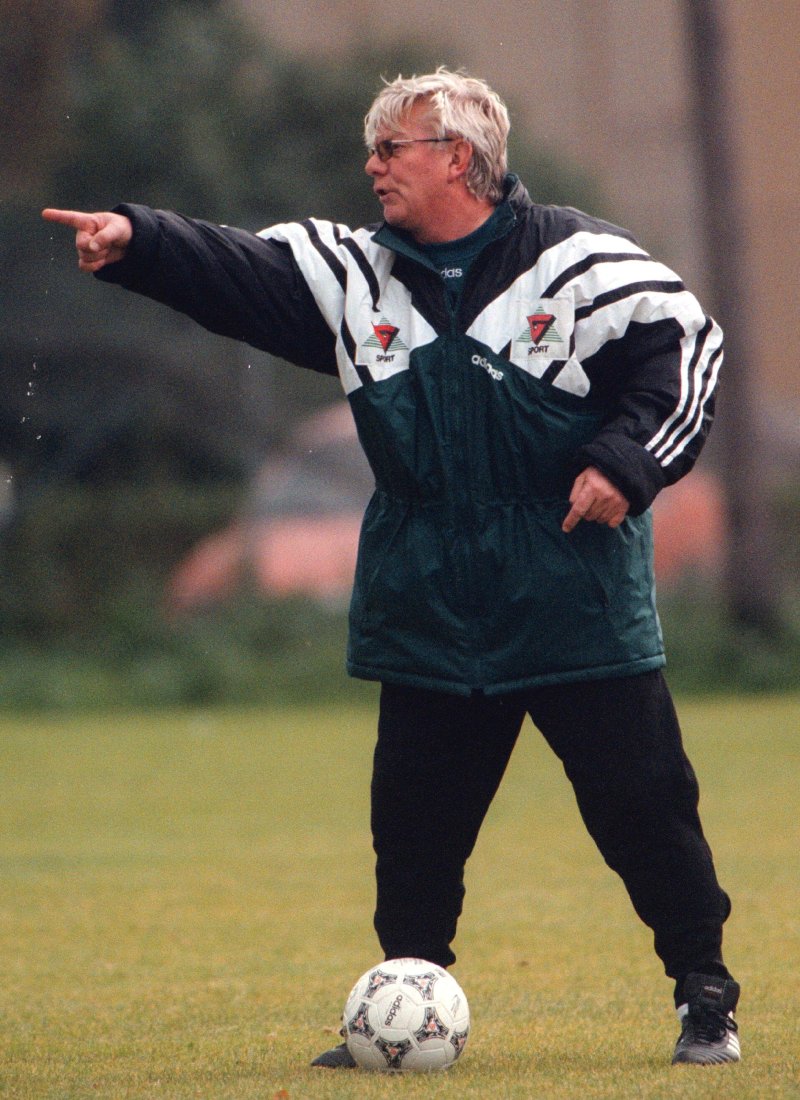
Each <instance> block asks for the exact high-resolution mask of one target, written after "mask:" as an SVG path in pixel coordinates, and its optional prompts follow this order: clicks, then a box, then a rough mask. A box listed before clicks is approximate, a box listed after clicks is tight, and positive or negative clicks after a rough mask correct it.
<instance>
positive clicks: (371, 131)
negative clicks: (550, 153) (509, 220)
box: [364, 65, 509, 203]
mask: <svg viewBox="0 0 800 1100" xmlns="http://www.w3.org/2000/svg"><path fill="white" fill-rule="evenodd" d="M420 100H424V101H427V103H428V106H429V113H428V114H427V115H426V122H429V123H430V125H431V126H432V127H433V130H434V133H433V134H432V136H433V137H462V138H464V139H465V140H466V141H468V142H469V143H470V144H471V145H472V157H471V159H470V163H469V167H468V169H467V175H466V184H467V187H468V188H469V190H470V191H471V192H472V194H473V195H475V197H476V198H479V199H488V200H489V201H490V202H493V203H497V202H499V201H500V199H501V198H502V197H503V178H504V177H505V174H506V165H507V154H506V142H507V139H508V131H509V121H508V110H507V109H506V106H505V104H504V103H503V101H502V100H501V99H500V97H499V96H498V95H497V93H496V92H493V91H492V89H491V88H490V87H489V85H488V84H487V83H486V82H485V81H484V80H478V79H477V78H476V77H471V76H467V75H466V74H465V73H463V72H460V71H459V72H451V71H450V70H449V69H447V68H445V66H444V65H440V66H439V68H438V69H437V70H436V72H435V73H429V74H427V75H425V76H410V77H403V76H398V77H397V79H396V80H393V81H391V83H387V84H386V87H384V88H382V89H381V91H380V92H379V93H378V95H377V96H376V97H375V99H374V101H373V103H372V106H371V107H370V109H369V111H368V112H367V116H366V118H365V119H364V140H365V142H366V143H367V146H368V147H371V146H373V145H374V144H375V138H376V135H377V133H378V131H379V130H381V129H388V130H392V129H396V128H397V127H398V126H399V125H400V124H401V123H402V121H403V120H404V119H405V118H406V117H407V115H408V113H409V111H410V110H411V108H412V107H413V106H414V105H415V104H416V103H418V102H419V101H420Z"/></svg>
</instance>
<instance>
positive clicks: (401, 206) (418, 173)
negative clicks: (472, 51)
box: [365, 103, 453, 244]
mask: <svg viewBox="0 0 800 1100" xmlns="http://www.w3.org/2000/svg"><path fill="white" fill-rule="evenodd" d="M435 136H436V135H435V134H434V132H433V127H432V126H431V124H430V122H427V121H425V104H424V103H416V104H415V105H414V106H413V107H412V108H411V111H410V112H409V113H408V115H406V117H405V118H404V119H402V120H401V122H400V123H399V125H398V126H397V128H396V129H391V130H389V129H386V130H383V129H381V130H379V131H378V133H377V134H376V135H375V140H376V141H384V140H386V139H387V138H388V139H390V140H392V141H403V140H407V139H408V138H431V137H435ZM452 148H453V146H452V145H451V144H449V143H447V142H441V143H439V142H418V143H417V144H415V145H402V146H400V147H399V148H397V149H396V150H395V152H394V155H393V156H391V157H390V158H389V160H387V161H381V160H380V159H379V158H378V156H377V154H376V153H373V154H372V155H371V156H370V157H369V159H368V160H367V163H366V165H365V171H366V172H367V174H368V175H369V176H371V177H372V180H373V191H374V192H375V194H376V195H377V196H378V199H379V201H380V203H381V206H382V207H383V216H384V218H385V220H386V221H387V222H388V224H389V225H391V226H393V227H394V228H395V229H405V230H407V231H408V232H409V233H411V234H413V235H414V237H415V238H416V239H417V240H418V241H420V242H421V243H423V244H425V243H431V242H433V241H435V240H436V239H437V227H438V224H439V222H440V218H441V214H442V213H443V211H444V210H445V208H446V205H447V202H448V198H449V194H448V188H449V181H450V178H451V174H450V153H451V151H452Z"/></svg>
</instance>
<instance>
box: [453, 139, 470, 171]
mask: <svg viewBox="0 0 800 1100" xmlns="http://www.w3.org/2000/svg"><path fill="white" fill-rule="evenodd" d="M471 160H472V142H471V141H467V140H466V138H459V139H458V141H454V142H453V143H452V145H451V146H450V162H449V168H450V179H451V180H452V181H455V180H458V179H461V178H462V177H463V176H465V175H466V173H467V168H469V162H470V161H471Z"/></svg>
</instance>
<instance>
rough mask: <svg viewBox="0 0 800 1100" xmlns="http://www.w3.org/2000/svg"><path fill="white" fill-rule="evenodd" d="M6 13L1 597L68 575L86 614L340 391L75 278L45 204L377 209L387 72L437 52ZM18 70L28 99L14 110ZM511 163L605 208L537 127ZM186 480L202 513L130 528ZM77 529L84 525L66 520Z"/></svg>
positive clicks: (52, 2)
mask: <svg viewBox="0 0 800 1100" xmlns="http://www.w3.org/2000/svg"><path fill="white" fill-rule="evenodd" d="M0 5H3V7H2V8H0V11H3V12H4V13H5V12H6V11H7V12H8V13H10V15H9V20H8V21H7V23H6V24H5V25H4V26H3V38H2V42H3V47H2V49H3V53H2V58H3V65H2V68H1V69H0V82H2V83H0V95H2V97H3V100H4V102H5V103H6V104H13V111H12V113H11V115H9V119H8V125H7V129H6V130H5V131H4V137H3V140H4V141H5V142H6V144H5V146H3V148H4V150H6V151H7V152H8V154H9V158H8V159H9V161H10V160H12V159H13V157H12V154H13V152H14V150H15V149H17V148H19V149H20V150H22V149H24V150H28V151H29V153H28V154H26V157H25V158H23V159H24V165H23V164H22V161H21V162H20V167H19V168H18V169H15V173H12V172H11V170H10V169H9V171H8V172H7V173H5V172H4V173H3V174H0V201H2V203H3V205H2V206H0V242H2V246H3V249H4V264H5V266H6V268H7V269H8V270H10V271H13V273H14V279H13V281H12V282H11V285H10V286H9V288H8V292H7V293H4V295H3V296H2V298H0V325H1V326H2V327H3V328H4V330H5V332H6V334H7V335H6V338H5V342H4V348H3V351H4V354H3V355H2V357H0V458H3V459H5V460H6V461H7V462H8V463H9V464H10V466H11V469H12V472H13V479H14V484H15V485H16V486H19V488H20V490H21V492H20V493H19V494H18V496H17V501H18V505H19V509H18V511H19V519H20V523H19V524H18V526H17V530H16V531H12V532H7V536H8V537H7V538H6V540H5V541H6V547H7V549H8V553H7V554H6V556H5V561H3V562H0V572H2V576H1V577H0V580H1V581H2V583H1V584H0V610H2V603H3V601H4V600H6V601H11V603H12V604H13V605H14V608H15V610H14V611H13V613H11V618H12V619H14V618H17V617H18V616H19V615H21V614H22V610H21V609H23V608H24V613H25V615H26V616H27V617H28V619H29V620H31V622H33V621H35V620H36V618H37V601H38V603H39V611H40V612H41V615H42V617H43V618H46V617H47V606H46V605H48V604H49V605H50V606H51V607H53V606H55V603H54V601H53V599H52V592H53V591H54V589H57V590H59V591H60V592H62V593H63V595H64V600H63V602H64V606H63V607H62V608H61V611H60V618H59V621H60V622H67V621H69V617H70V616H74V617H75V621H76V622H79V621H80V619H81V617H84V616H86V615H87V614H88V608H89V606H90V604H91V603H92V602H93V601H90V600H88V599H87V598H86V595H85V594H86V592H87V590H88V589H90V588H92V585H94V588H95V589H96V591H97V593H98V599H97V600H95V601H94V604H95V606H97V607H100V606H101V605H102V602H103V599H102V597H103V592H104V591H105V586H106V585H112V584H114V583H116V584H118V585H120V584H123V585H124V583H125V582H126V578H127V579H128V580H130V578H131V577H133V576H134V575H138V574H140V573H141V572H142V571H143V570H144V571H145V572H146V563H144V562H143V561H142V560H141V551H142V548H144V547H146V553H147V555H148V556H152V559H153V560H152V561H151V563H150V564H151V565H152V575H153V577H156V576H162V575H163V572H164V568H165V565H167V564H169V562H168V559H171V557H172V556H173V555H174V554H175V551H176V548H177V547H178V546H180V547H183V546H185V543H186V537H187V532H189V531H191V534H192V537H196V536H197V535H199V534H200V533H201V528H202V524H203V523H205V522H219V520H220V517H224V515H225V508H224V506H221V505H220V504H219V483H220V482H223V483H226V484H227V485H228V486H229V487H232V488H234V489H236V488H240V487H241V486H242V485H243V483H244V482H245V480H246V479H247V477H248V475H249V474H250V473H251V472H252V471H253V470H254V468H255V467H256V465H258V464H259V463H260V461H261V459H262V458H263V456H264V454H265V451H266V450H267V449H268V447H269V446H270V445H273V446H274V445H275V444H276V443H280V442H281V441H282V440H283V439H285V438H287V437H288V435H289V433H290V432H291V430H292V427H293V424H294V423H295V422H296V420H297V418H298V417H299V416H301V415H306V414H308V413H309V412H310V411H312V410H313V409H314V408H315V407H318V406H319V405H321V404H325V403H328V402H329V401H331V400H332V399H334V398H338V397H339V396H340V387H339V385H338V383H337V382H336V380H334V379H330V378H325V377H320V376H318V375H312V374H311V372H305V371H298V370H296V369H294V368H292V367H289V366H287V365H286V364H282V363H279V362H277V361H275V360H271V359H270V357H268V356H266V355H263V354H261V353H258V352H255V351H252V350H250V349H247V348H245V347H243V346H242V345H238V344H235V343H233V342H232V341H229V340H224V339H223V338H221V337H215V336H212V335H210V334H208V333H204V332H203V331H202V330H201V329H200V328H199V327H198V326H196V325H194V324H193V323H192V322H189V321H188V320H186V319H185V318H182V317H180V316H179V315H177V314H175V313H172V312H170V311H169V310H165V309H163V307H160V306H156V305H154V304H153V303H150V302H147V301H146V300H144V299H141V298H137V297H136V296H135V295H129V294H125V293H123V292H121V291H118V290H115V289H113V288H109V287H99V286H97V285H96V284H95V283H94V282H93V280H91V279H87V278H86V277H85V276H83V275H79V274H78V273H77V272H76V271H75V261H74V256H73V253H72V249H71V247H70V242H69V239H68V237H67V235H66V233H65V232H64V231H62V230H60V229H58V228H57V227H53V226H51V225H46V224H45V223H43V222H41V220H40V219H39V216H38V214H39V207H40V205H44V204H45V203H46V204H47V205H52V206H67V207H73V208H85V209H90V210H97V209H104V208H107V207H109V206H113V205H115V204H116V203H118V202H120V201H123V200H129V201H134V202H136V201H138V202H144V203H148V204H150V205H153V206H161V207H169V208H172V209H178V210H181V211H182V212H184V213H187V214H190V215H195V216H200V217H204V218H208V219H211V220H215V221H218V222H226V223H228V224H239V225H241V226H243V227H245V228H251V229H258V228H260V227H262V226H264V225H269V224H271V223H274V222H276V221H280V220H285V219H296V218H302V217H305V216H308V215H309V214H315V215H318V216H321V217H329V218H332V219H335V220H337V221H338V220H341V221H346V222H349V223H350V224H363V223H367V222H370V221H373V220H376V219H377V217H379V209H378V207H377V205H376V204H375V201H374V196H373V195H372V192H371V188H370V186H369V182H368V181H367V178H366V176H365V175H364V173H363V164H364V149H363V138H362V121H363V116H364V112H365V110H366V108H367V106H368V104H369V102H370V101H371V99H372V97H373V95H374V94H375V92H376V91H377V90H378V88H379V87H380V81H381V75H385V76H386V77H387V78H392V77H394V76H395V75H396V74H397V73H398V72H401V71H402V72H410V71H423V70H428V69H430V68H432V67H433V66H434V65H435V61H434V59H433V58H431V56H430V55H429V52H428V51H427V49H426V48H425V47H423V46H420V45H415V44H413V43H411V44H409V43H406V44H402V43H398V44H397V46H396V48H395V50H394V51H390V52H387V51H381V52H380V54H378V53H377V52H370V50H369V49H368V48H364V47H360V48H359V49H358V51H357V56H355V55H354V56H353V57H352V59H350V60H343V59H342V58H338V59H336V60H335V61H331V60H324V59H320V60H319V61H318V62H315V63H313V64H312V63H310V62H309V60H308V59H307V58H302V59H300V58H295V57H292V56H289V55H287V54H285V53H284V52H282V51H281V50H280V49H279V48H277V47H276V46H275V45H274V44H272V43H270V42H268V41H265V40H264V39H263V38H261V37H260V36H259V35H258V34H256V33H255V32H254V30H253V28H252V27H250V26H249V24H247V23H245V22H243V21H242V19H241V18H240V17H239V16H238V15H237V13H236V8H235V7H234V5H232V4H230V3H220V2H218V0H85V2H83V3H80V2H79V0H72V2H65V0H60V2H59V3H56V0H41V2H40V3H39V4H38V6H37V5H34V4H33V3H31V4H29V5H22V6H20V5H19V4H17V5H14V4H13V3H10V2H9V0H0ZM25 13H27V14H28V15H29V16H30V18H29V19H28V22H27V24H26V14H25ZM48 20H49V21H48ZM29 69H32V70H34V71H33V72H29V71H28V70H29ZM23 79H24V80H27V81H29V85H25V86H26V87H28V86H30V88H31V93H30V106H29V108H28V109H25V107H20V108H19V109H17V102H18V100H17V87H16V85H17V84H18V83H19V82H20V81H21V80H23ZM37 89H38V90H37ZM4 160H5V158H4ZM512 167H513V168H514V169H515V170H516V171H518V172H519V174H520V175H521V176H522V177H523V179H525V180H526V181H529V182H530V184H531V187H532V190H533V193H534V194H535V196H536V198H538V199H539V200H540V201H565V202H569V203H572V204H573V205H583V206H587V207H593V208H597V205H598V204H597V202H596V200H595V197H594V195H593V194H592V192H591V191H590V189H589V188H588V187H587V185H586V182H585V180H584V179H583V178H582V177H580V176H577V175H576V174H574V173H572V172H571V171H570V170H569V169H567V170H565V169H563V168H561V167H560V166H559V165H558V164H557V163H556V162H555V161H554V160H552V159H551V158H548V157H547V156H543V155H542V154H541V153H540V152H537V153H536V154H535V155H532V154H530V153H529V152H528V151H527V147H526V144H525V142H524V141H523V140H522V135H521V134H519V135H517V138H516V143H515V146H514V148H513V151H512ZM12 175H13V177H14V178H13V179H12ZM598 212H600V211H599V210H598ZM20 318H24V319H25V323H24V325H20V323H19V319H20ZM6 429H7V430H6ZM215 481H216V482H217V486H216V489H215V487H214V484H213V483H214V482H215ZM170 482H171V483H173V489H172V490H171V489H169V488H168V486H169V484H170ZM174 484H178V485H179V486H183V487H185V489H186V492H187V494H189V495H191V494H192V493H194V494H197V492H198V491H199V490H198V486H199V487H202V486H203V485H205V486H207V487H208V490H209V493H210V494H211V496H213V497H214V499H215V500H216V502H217V503H215V505H214V507H213V508H205V507H203V506H201V505H198V507H197V508H194V509H192V508H189V509H187V515H186V517H185V519H183V520H181V524H182V526H181V529H180V530H179V531H175V532H174V533H173V535H172V536H170V537H169V538H166V537H165V538H161V539H159V538H157V537H153V538H146V539H144V538H139V539H137V538H136V537H132V535H131V532H132V531H133V532H135V531H136V530H138V529H139V528H140V527H141V526H142V524H143V523H144V522H145V521H146V520H147V516H141V515H139V514H138V513H137V511H136V509H137V508H138V505H136V504H135V503H133V504H132V505H131V507H130V508H128V509H126V508H125V507H124V499H123V498H124V494H125V492H128V491H129V490H130V491H131V496H130V499H131V501H133V502H135V501H137V500H138V501H141V499H142V494H143V493H144V495H145V497H147V495H148V492H151V491H152V493H151V495H153V494H154V495H156V496H158V495H159V493H161V495H162V496H164V498H165V499H166V498H167V497H168V496H169V495H170V493H171V492H173V491H174ZM76 486H77V487H79V488H80V487H81V486H85V487H87V488H88V490H89V492H88V493H87V494H86V497H87V501H88V502H89V503H88V506H87V507H84V508H81V507H79V506H78V504H77V503H74V502H73V503H71V504H69V505H67V506H66V507H67V508H68V511H69V515H58V514H57V513H58V509H57V507H55V506H54V501H57V500H58V499H59V497H58V494H59V493H61V494H63V496H62V499H64V500H67V495H66V494H67V493H74V490H75V487H76ZM115 488H116V489H118V496H119V507H116V508H115V509H114V510H113V513H112V512H108V513H106V512H103V513H102V516H103V518H102V519H100V520H98V515H100V513H98V511H97V508H95V507H93V506H92V505H91V500H90V498H91V497H92V494H94V496H95V498H96V499H97V500H98V501H102V500H105V499H107V498H106V497H104V495H103V494H104V493H108V492H111V494H112V496H113V493H114V489H115ZM53 489H55V491H56V495H55V496H54V495H53V491H52V490H53ZM162 490H163V491H162ZM215 494H216V495H215ZM70 499H72V498H70ZM150 511H151V512H152V509H150ZM171 511H172V512H175V513H176V514H177V511H178V510H176V509H174V508H173V509H171ZM190 512H191V516H190V515H189V513H190ZM24 513H27V514H24ZM79 516H80V517H83V518H82V520H81V521H80V522H77V520H76V522H75V523H72V519H73V518H76V517H79ZM109 516H111V517H112V518H109ZM198 516H200V517H202V518H201V519H199V520H198V518H197V517H198ZM212 517H216V519H212ZM67 521H69V522H70V527H69V538H68V539H67V538H66V536H64V537H61V536H60V535H58V533H57V532H58V530H59V524H61V525H62V526H63V524H64V523H66V522H67ZM98 524H101V525H104V529H105V528H107V530H105V542H104V544H103V545H115V546H116V547H117V552H116V554H115V555H114V557H113V560H111V561H106V562H105V564H104V563H103V562H102V561H101V559H100V556H99V555H98V553H97V552H95V550H94V549H93V547H94V546H95V545H96V544H97V539H98V531H97V528H98ZM45 528H46V529H48V530H49V531H50V532H51V534H52V536H53V537H52V538H47V537H45V535H44V530H45ZM25 532H28V534H27V535H25ZM26 539H27V541H26ZM67 543H69V546H70V547H71V548H72V550H71V551H70V554H68V555H63V554H62V558H61V559H59V558H58V547H59V546H61V547H62V551H63V547H65V546H66V545H67ZM43 554H45V555H50V558H49V560H38V558H42V556H43ZM157 558H158V559H159V560H156V559H157ZM65 569H66V570H67V573H68V574H69V576H67V575H66V574H65V572H64V570H65ZM23 574H24V576H25V577H27V578H28V579H27V580H26V581H25V583H24V584H23ZM48 577H49V578H50V580H49V581H48V579H47V578H48ZM14 592H16V593H17V596H16V597H15V596H14ZM37 593H38V594H39V595H37ZM70 593H71V594H72V595H69V594H70ZM81 594H82V595H81ZM9 606H10V605H9ZM98 613H99V612H98Z"/></svg>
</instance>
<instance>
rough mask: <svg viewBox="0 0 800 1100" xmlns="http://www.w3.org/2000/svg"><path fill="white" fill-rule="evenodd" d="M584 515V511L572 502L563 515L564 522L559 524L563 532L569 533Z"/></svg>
mask: <svg viewBox="0 0 800 1100" xmlns="http://www.w3.org/2000/svg"><path fill="white" fill-rule="evenodd" d="M585 515H586V512H585V511H581V510H580V508H578V505H577V504H573V505H572V507H571V508H570V510H569V512H568V513H567V514H566V516H565V517H564V522H563V523H562V524H561V530H562V531H564V533H565V534H569V532H570V531H572V530H573V529H574V528H575V527H577V526H578V524H579V523H580V521H581V520H582V519H583V517H584V516H585Z"/></svg>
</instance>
